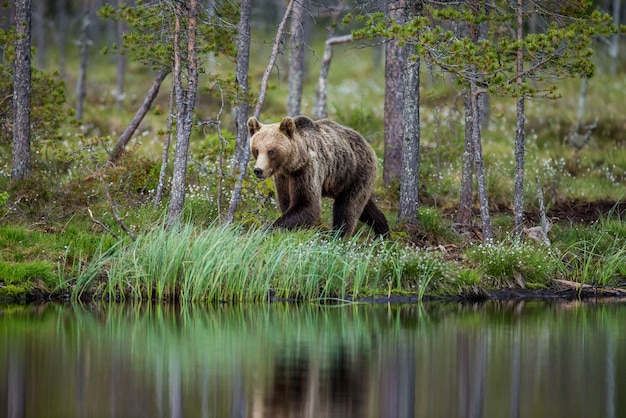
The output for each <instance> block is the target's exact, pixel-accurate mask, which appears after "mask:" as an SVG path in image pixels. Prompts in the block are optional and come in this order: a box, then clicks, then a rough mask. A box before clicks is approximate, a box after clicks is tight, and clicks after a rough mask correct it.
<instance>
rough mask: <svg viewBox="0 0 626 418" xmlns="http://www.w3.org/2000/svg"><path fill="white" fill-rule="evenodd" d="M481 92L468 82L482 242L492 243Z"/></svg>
mask: <svg viewBox="0 0 626 418" xmlns="http://www.w3.org/2000/svg"><path fill="white" fill-rule="evenodd" d="M480 94H481V92H480V91H479V90H478V88H477V87H476V81H475V80H471V81H470V100H471V112H472V142H473V144H472V146H473V148H474V166H475V168H476V184H477V187H478V200H479V202H480V219H481V221H482V224H483V225H482V230H483V231H482V232H483V240H484V241H485V242H487V243H492V242H493V229H492V227H491V215H490V214H489V199H488V198H487V182H486V181H485V167H484V163H483V147H482V144H481V135H480V118H479V117H478V114H479V109H478V96H479V95H480Z"/></svg>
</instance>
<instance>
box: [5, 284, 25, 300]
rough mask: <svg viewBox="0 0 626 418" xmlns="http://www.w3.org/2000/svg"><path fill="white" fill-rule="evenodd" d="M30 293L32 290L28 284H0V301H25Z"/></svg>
mask: <svg viewBox="0 0 626 418" xmlns="http://www.w3.org/2000/svg"><path fill="white" fill-rule="evenodd" d="M31 295H32V290H31V288H30V287H29V286H24V285H21V286H15V285H7V286H0V301H3V302H4V301H6V302H16V301H26V300H28V299H29V298H30V297H31Z"/></svg>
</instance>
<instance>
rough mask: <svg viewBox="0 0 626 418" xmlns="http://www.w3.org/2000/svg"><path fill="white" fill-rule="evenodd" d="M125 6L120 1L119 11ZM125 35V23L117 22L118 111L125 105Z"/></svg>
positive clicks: (118, 4) (122, 1)
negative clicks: (123, 51) (123, 41)
mask: <svg viewBox="0 0 626 418" xmlns="http://www.w3.org/2000/svg"><path fill="white" fill-rule="evenodd" d="M123 5H124V0H118V2H117V8H118V10H119V9H121V8H122V6H123ZM123 33H124V22H123V21H122V19H120V20H118V21H117V24H116V32H115V42H116V43H117V48H118V53H117V109H118V110H120V111H121V110H122V106H123V105H124V73H125V72H126V55H124V54H123V53H122V34H123Z"/></svg>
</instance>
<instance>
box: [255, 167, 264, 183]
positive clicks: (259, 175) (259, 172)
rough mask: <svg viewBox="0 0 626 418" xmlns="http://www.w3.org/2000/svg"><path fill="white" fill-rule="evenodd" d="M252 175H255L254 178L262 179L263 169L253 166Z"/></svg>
mask: <svg viewBox="0 0 626 418" xmlns="http://www.w3.org/2000/svg"><path fill="white" fill-rule="evenodd" d="M254 175H255V176H256V178H258V179H260V180H262V179H263V169H261V168H255V169H254Z"/></svg>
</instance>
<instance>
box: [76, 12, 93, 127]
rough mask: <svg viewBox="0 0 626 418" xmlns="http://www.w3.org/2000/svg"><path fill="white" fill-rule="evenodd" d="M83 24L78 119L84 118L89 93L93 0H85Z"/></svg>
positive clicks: (77, 107) (77, 97) (77, 95)
mask: <svg viewBox="0 0 626 418" xmlns="http://www.w3.org/2000/svg"><path fill="white" fill-rule="evenodd" d="M83 10H84V15H83V24H82V26H81V29H80V68H79V70H78V82H77V84H76V120H82V119H83V106H84V103H85V96H86V95H87V61H88V58H89V44H90V42H91V41H90V40H89V35H88V33H89V25H90V23H91V22H90V20H89V19H90V15H91V1H90V0H85V3H84V6H83Z"/></svg>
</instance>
